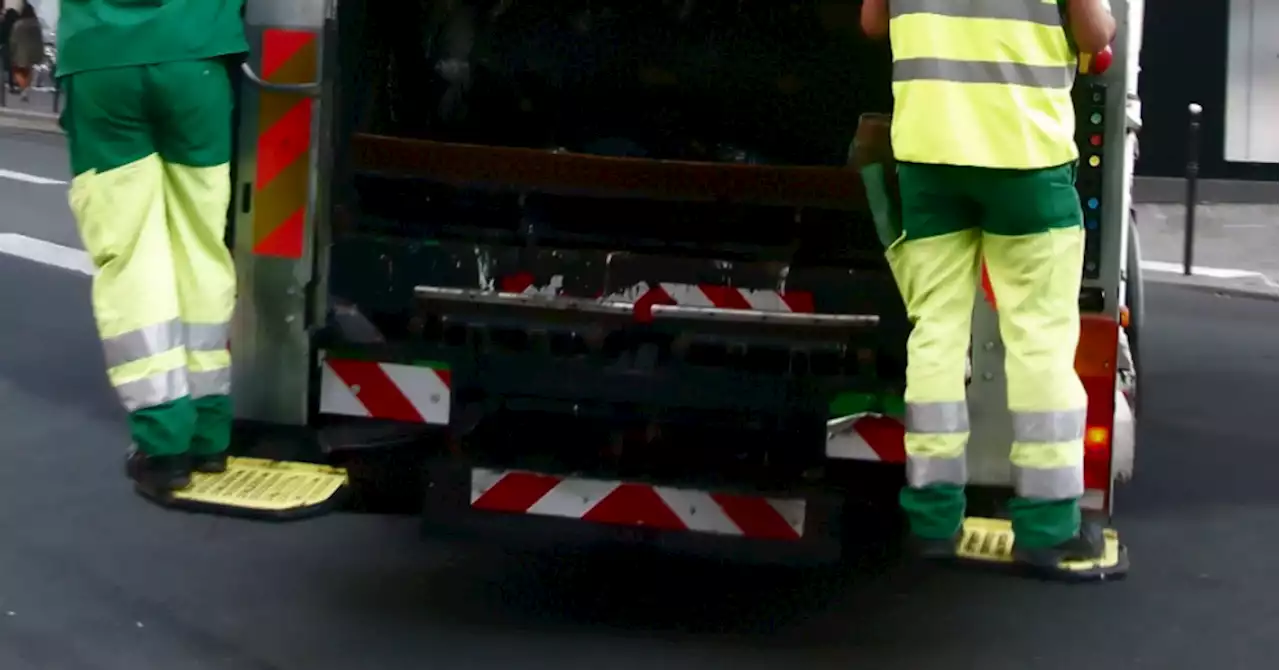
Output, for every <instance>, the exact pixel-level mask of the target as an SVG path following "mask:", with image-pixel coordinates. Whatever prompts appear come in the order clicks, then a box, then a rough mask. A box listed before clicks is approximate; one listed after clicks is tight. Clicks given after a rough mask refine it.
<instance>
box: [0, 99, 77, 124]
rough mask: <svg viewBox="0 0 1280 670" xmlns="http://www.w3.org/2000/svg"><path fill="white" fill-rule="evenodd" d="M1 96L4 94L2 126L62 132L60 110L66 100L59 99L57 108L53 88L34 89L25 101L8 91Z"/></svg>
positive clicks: (2, 100) (1, 105)
mask: <svg viewBox="0 0 1280 670" xmlns="http://www.w3.org/2000/svg"><path fill="white" fill-rule="evenodd" d="M0 96H3V98H0V128H18V129H21V130H35V131H42V132H55V133H60V132H62V129H61V128H59V127H58V110H60V109H61V106H62V103H63V102H65V100H61V99H59V100H57V107H56V109H55V106H54V102H55V100H54V93H53V91H52V90H33V91H31V94H30V96H28V99H27V100H25V101H24V100H22V99H20V98H19V97H18V96H17V95H14V94H12V93H9V92H7V91H6V92H3V93H0Z"/></svg>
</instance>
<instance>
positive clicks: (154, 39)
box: [57, 0, 249, 77]
mask: <svg viewBox="0 0 1280 670" xmlns="http://www.w3.org/2000/svg"><path fill="white" fill-rule="evenodd" d="M243 5H244V0H62V10H61V16H59V17H58V75H57V76H59V77H63V76H66V75H71V74H75V73H77V72H84V71H85V70H103V69H107V68H116V67H127V66H130V65H154V64H157V63H168V62H174V61H183V60H197V59H201V58H214V57H217V56H226V55H228V54H238V53H244V52H246V51H248V50H249V44H248V42H246V41H245V36H244V23H243V19H242V18H241V14H240V10H241V7H243Z"/></svg>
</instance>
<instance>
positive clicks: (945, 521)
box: [887, 163, 1087, 548]
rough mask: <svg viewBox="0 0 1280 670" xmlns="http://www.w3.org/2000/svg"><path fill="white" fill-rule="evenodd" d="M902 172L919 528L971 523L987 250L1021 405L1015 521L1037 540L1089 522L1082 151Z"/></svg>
mask: <svg viewBox="0 0 1280 670" xmlns="http://www.w3.org/2000/svg"><path fill="white" fill-rule="evenodd" d="M898 174H899V184H900V188H901V192H902V225H903V234H902V237H901V238H900V239H899V240H898V241H897V242H895V243H894V244H893V245H892V246H891V247H890V248H889V250H888V252H887V254H888V258H889V262H890V265H891V267H892V269H893V273H894V277H895V279H896V281H897V283H898V286H899V289H900V291H901V292H902V295H903V298H904V301H905V303H906V307H907V314H908V317H909V318H910V319H911V321H912V323H913V329H912V332H911V335H910V339H909V340H908V344H907V358H908V361H907V390H906V398H905V400H906V429H907V433H906V450H907V472H908V485H907V487H906V488H905V489H904V490H903V492H902V496H901V500H902V505H903V508H904V510H905V511H906V513H907V515H908V518H909V519H910V522H911V527H912V530H913V532H914V533H915V534H917V535H919V536H921V537H925V538H929V539H942V538H948V537H951V536H953V535H954V534H955V533H956V532H957V531H958V530H959V528H960V525H961V524H962V522H963V518H964V507H965V497H964V486H965V484H966V478H967V473H966V468H965V447H966V444H967V442H968V439H969V416H968V409H967V407H966V403H965V362H966V354H967V351H968V348H969V344H970V336H971V332H972V314H973V306H974V300H975V295H976V293H977V285H978V277H979V267H980V264H981V262H982V261H983V260H985V261H986V264H987V267H988V272H989V274H990V278H991V284H992V288H993V289H994V292H995V296H996V302H997V303H998V305H999V323H1000V334H1001V339H1002V340H1003V341H1004V346H1005V375H1006V378H1007V381H1008V396H1009V409H1010V412H1011V414H1012V417H1013V437H1014V439H1013V446H1012V452H1011V454H1010V460H1011V461H1012V467H1013V470H1014V483H1015V487H1016V495H1017V497H1016V498H1015V499H1014V501H1013V503H1012V504H1011V507H1010V512H1011V515H1012V517H1013V525H1014V532H1015V534H1016V536H1017V538H1018V542H1019V544H1020V545H1022V546H1024V547H1027V548H1035V547H1048V546H1052V545H1055V544H1058V543H1060V542H1063V541H1065V540H1068V539H1070V538H1071V537H1073V536H1074V535H1075V534H1076V533H1077V532H1078V530H1079V525H1080V507H1079V499H1080V497H1081V496H1082V495H1083V493H1084V433H1085V410H1086V405H1087V397H1086V395H1085V391H1084V387H1083V385H1082V384H1081V382H1080V379H1079V377H1078V376H1077V375H1076V372H1075V353H1076V345H1077V343H1078V341H1079V334H1080V313H1079V303H1078V300H1079V293H1080V283H1081V266H1082V264H1083V260H1084V231H1083V228H1082V225H1081V224H1082V212H1081V208H1080V203H1079V196H1078V195H1077V192H1076V190H1075V164H1074V163H1072V164H1069V165H1064V166H1060V167H1056V168H1050V169H1045V170H990V169H981V168H966V167H954V166H943V165H920V164H900V165H899V166H898Z"/></svg>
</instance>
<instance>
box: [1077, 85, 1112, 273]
mask: <svg viewBox="0 0 1280 670" xmlns="http://www.w3.org/2000/svg"><path fill="white" fill-rule="evenodd" d="M1085 67H1086V65H1085V63H1084V62H1082V63H1081V69H1085ZM1072 97H1073V99H1074V101H1075V108H1076V146H1077V147H1078V148H1079V150H1080V167H1079V172H1078V174H1077V177H1076V191H1077V192H1078V193H1079V195H1080V209H1081V210H1083V211H1084V230H1085V242H1084V277H1085V279H1097V278H1098V277H1099V275H1100V274H1101V262H1102V248H1101V244H1102V233H1101V230H1100V228H1101V225H1102V174H1103V162H1104V161H1105V160H1107V157H1106V156H1105V155H1104V153H1105V152H1104V147H1105V145H1106V136H1105V134H1104V131H1105V128H1106V102H1107V87H1106V84H1102V83H1099V82H1097V81H1096V80H1095V79H1094V78H1093V77H1090V76H1082V77H1081V78H1080V79H1079V80H1078V81H1077V83H1076V86H1075V89H1074V90H1073V91H1072Z"/></svg>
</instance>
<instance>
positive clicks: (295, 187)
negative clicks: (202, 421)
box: [174, 0, 1141, 556]
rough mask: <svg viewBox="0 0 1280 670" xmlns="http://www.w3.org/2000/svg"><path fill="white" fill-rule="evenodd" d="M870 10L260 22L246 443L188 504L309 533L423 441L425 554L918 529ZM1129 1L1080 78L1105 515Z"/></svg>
mask: <svg viewBox="0 0 1280 670" xmlns="http://www.w3.org/2000/svg"><path fill="white" fill-rule="evenodd" d="M860 4H861V3H860V2H858V0H794V1H788V2H779V3H742V2H738V1H737V0H655V1H654V2H648V3H632V2H621V1H613V0H591V1H588V0H536V1H535V0H405V1H403V2H366V1H361V0H247V3H246V7H245V22H246V26H247V31H248V36H249V40H250V42H251V44H252V52H251V54H250V55H249V57H248V58H247V59H246V60H245V62H244V63H243V65H242V67H240V72H239V75H240V77H239V83H238V89H239V103H238V109H237V115H236V124H237V125H236V128H237V133H236V159H235V161H234V165H233V180H234V198H233V200H234V202H233V205H232V212H231V213H230V216H231V225H230V229H229V230H230V232H229V244H230V245H231V246H232V248H233V252H234V257H235V261H236V265H237V271H238V280H239V296H238V307H237V312H236V318H235V323H234V328H233V335H232V338H231V348H232V352H233V356H234V361H235V368H234V377H233V389H234V397H235V401H236V407H235V411H236V417H237V436H238V437H237V447H236V449H237V450H238V452H239V454H240V456H241V457H239V458H237V459H235V461H234V462H233V466H232V468H231V469H230V470H229V472H228V473H227V474H226V475H220V476H212V475H199V474H198V475H196V483H195V485H194V486H193V487H192V488H191V489H189V490H188V491H186V492H180V493H179V494H178V495H177V498H176V499H175V501H174V502H175V503H183V504H188V505H205V506H211V507H214V508H217V509H220V510H222V511H234V510H240V511H242V512H246V513H255V514H266V515H273V516H275V517H278V518H292V517H299V516H310V515H314V514H318V513H322V512H324V511H326V510H328V509H333V508H334V501H335V500H337V499H338V497H339V495H338V494H340V493H341V492H342V491H344V490H349V489H351V488H353V487H358V486H360V485H376V484H369V481H373V480H369V481H364V482H363V483H361V482H360V481H357V479H358V478H357V477H355V475H354V474H353V473H354V471H353V470H351V469H349V468H346V467H345V466H344V464H345V463H352V462H356V461H358V460H359V459H357V458H354V457H353V456H352V454H370V453H374V452H378V451H391V450H394V451H396V452H397V453H400V454H411V455H413V458H408V459H407V460H404V461H401V466H400V467H402V468H403V469H405V470H406V472H409V471H411V474H413V476H414V477H416V479H413V478H409V479H410V480H412V481H416V482H417V484H416V485H415V486H416V488H415V491H414V495H415V497H416V498H417V499H418V502H419V503H420V509H421V515H422V518H423V528H424V529H425V530H426V532H429V533H461V534H470V535H478V536H483V537H489V538H493V539H496V540H498V541H501V542H512V543H521V542H526V541H528V542H537V541H553V542H564V541H568V538H570V537H576V536H578V535H579V534H581V535H582V536H583V537H586V536H596V537H601V538H604V539H606V540H608V541H621V542H639V543H649V544H655V545H659V546H667V547H672V548H681V547H690V548H695V549H696V548H699V547H710V546H712V545H717V544H718V545H720V546H721V547H722V548H725V549H731V548H735V547H738V548H745V549H747V550H748V551H757V550H760V551H765V550H773V551H777V552H779V555H783V556H802V555H820V554H827V553H830V552H838V551H839V550H840V548H841V547H843V546H846V544H845V543H847V542H848V541H849V538H850V537H851V536H854V537H856V532H854V533H852V534H851V533H849V532H848V529H850V528H852V529H857V528H858V527H863V526H866V525H868V524H876V523H880V522H881V521H882V520H883V517H884V516H885V515H893V514H894V513H895V512H894V509H893V505H892V502H893V500H894V498H893V495H892V493H893V492H895V491H896V490H897V489H898V488H899V487H901V486H902V483H903V481H904V474H903V473H904V465H903V464H904V461H905V453H904V450H903V423H902V414H903V401H902V393H903V386H904V370H905V364H906V361H905V342H906V338H907V334H908V333H909V332H910V328H911V326H910V323H909V322H908V320H907V318H906V315H905V310H904V307H903V304H902V299H901V297H900V295H899V292H898V290H897V288H896V286H895V283H894V280H893V278H892V276H891V275H890V273H889V269H888V265H887V263H886V261H885V257H884V248H883V246H882V245H881V243H880V241H879V239H878V238H877V236H876V231H875V227H874V225H873V222H872V218H871V213H870V208H869V207H868V197H867V192H866V189H865V187H864V183H863V180H862V179H861V178H860V173H859V170H858V169H857V166H856V165H854V164H853V162H855V161H854V158H853V156H854V154H856V152H855V151H854V150H853V146H854V144H855V136H856V135H857V131H858V126H859V119H860V118H863V117H864V116H867V115H873V114H880V113H886V112H889V111H890V110H891V109H892V90H891V57H890V53H889V48H888V44H887V43H885V42H883V41H873V40H870V39H868V38H866V37H865V36H864V35H863V34H862V32H861V30H860V28H859V18H858V17H859V10H860ZM1113 10H1114V12H1115V14H1116V16H1117V20H1118V23H1119V31H1118V34H1117V37H1116V41H1115V44H1113V46H1112V48H1111V49H1110V50H1109V51H1107V52H1104V53H1103V54H1099V55H1096V56H1091V55H1084V56H1082V57H1081V62H1080V68H1079V74H1078V77H1077V79H1076V82H1075V85H1074V98H1075V101H1076V112H1077V117H1078V124H1079V133H1078V137H1077V139H1078V142H1079V147H1080V154H1081V158H1080V160H1081V168H1080V177H1079V184H1078V190H1079V195H1080V199H1081V202H1082V204H1083V211H1084V226H1085V229H1086V231H1087V240H1088V241H1087V244H1086V252H1085V257H1084V261H1083V262H1084V268H1083V271H1084V277H1085V280H1084V286H1083V289H1082V290H1081V293H1080V296H1079V303H1080V307H1081V310H1082V317H1081V319H1082V322H1081V339H1080V345H1079V350H1078V354H1077V368H1078V372H1079V374H1080V377H1081V379H1082V380H1083V382H1084V385H1085V387H1086V389H1087V391H1088V395H1089V409H1088V429H1087V436H1088V437H1087V453H1086V456H1085V477H1086V480H1087V489H1088V491H1087V493H1086V495H1085V497H1084V501H1083V506H1084V508H1085V509H1086V511H1087V513H1089V514H1094V515H1099V516H1101V517H1104V518H1109V517H1110V516H1111V515H1112V513H1113V511H1114V509H1115V503H1116V485H1117V483H1119V482H1122V481H1124V480H1125V479H1127V478H1128V477H1129V476H1130V475H1131V473H1132V468H1133V456H1134V454H1133V452H1134V437H1133V435H1134V418H1135V413H1134V408H1135V402H1136V388H1137V386H1136V383H1135V382H1136V371H1137V369H1138V366H1136V365H1134V363H1133V361H1134V357H1133V356H1132V355H1131V352H1132V351H1136V350H1137V348H1138V347H1137V343H1138V339H1139V333H1140V330H1141V309H1140V296H1141V270H1140V264H1139V263H1138V256H1137V251H1136V233H1135V229H1134V227H1133V223H1132V220H1131V217H1130V195H1129V191H1130V179H1131V175H1132V172H1133V155H1134V152H1135V147H1136V144H1135V143H1136V130H1137V123H1136V121H1137V119H1136V118H1134V116H1135V115H1134V114H1131V113H1129V112H1130V108H1131V107H1132V100H1133V99H1134V96H1133V94H1134V93H1136V67H1134V68H1131V67H1130V65H1131V64H1135V63H1136V47H1134V48H1132V49H1131V48H1130V45H1129V43H1128V39H1129V35H1130V34H1131V31H1130V27H1131V26H1134V25H1136V24H1140V23H1141V15H1140V12H1141V8H1140V5H1139V6H1136V7H1135V6H1134V5H1131V4H1130V3H1128V2H1126V1H1125V0H1113ZM1135 10H1136V11H1135ZM939 113H940V114H945V113H946V110H939ZM884 141H887V138H884ZM974 290H975V294H976V295H979V296H984V297H985V298H986V299H980V300H977V302H976V308H975V318H974V321H973V333H972V354H971V365H970V368H971V379H970V382H969V386H968V400H969V407H970V411H971V414H972V417H971V425H972V438H971V443H970V447H969V450H968V459H969V472H970V473H971V479H972V482H973V484H974V487H973V490H974V495H975V496H977V495H979V493H981V492H988V493H991V494H993V495H991V496H990V499H991V500H992V501H993V502H992V503H991V505H992V509H993V510H995V511H993V512H992V514H997V513H998V509H999V501H1000V500H1001V497H1002V496H1004V497H1007V495H1008V493H1009V491H1010V487H1011V484H1012V475H1011V472H1010V466H1009V461H1008V455H1009V450H1010V443H1011V426H1010V415H1009V413H1008V411H1007V409H1006V398H1005V394H1006V392H1005V380H1004V372H1003V348H1002V344H1001V338H1000V333H999V329H998V327H997V319H996V314H997V310H998V309H999V305H998V303H997V301H995V300H992V299H990V298H991V296H989V295H987V294H985V293H984V292H983V289H982V285H981V282H979V281H978V280H977V279H976V278H975V285H974ZM886 492H887V493H888V495H887V496H885V495H879V497H880V498H881V499H887V500H888V501H889V503H890V504H888V505H883V504H882V505H878V506H877V505H876V504H872V503H870V502H868V501H869V500H871V499H873V498H877V495H878V494H885V493H886Z"/></svg>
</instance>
